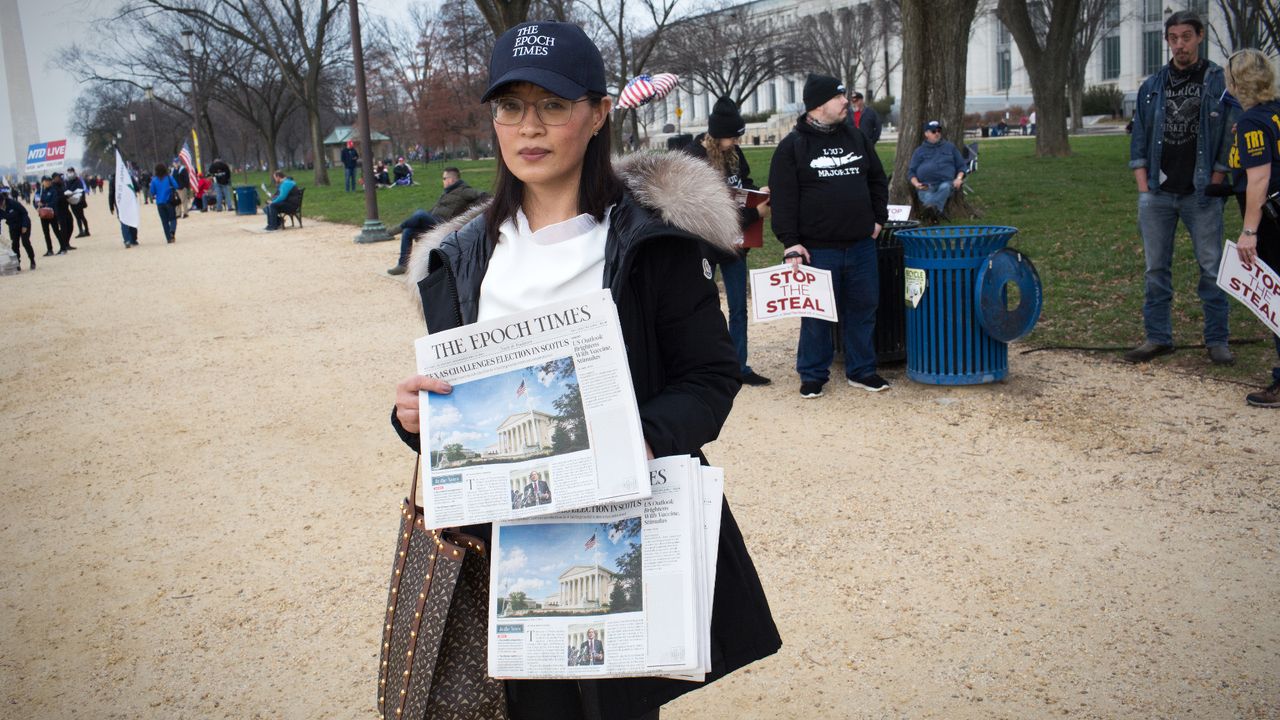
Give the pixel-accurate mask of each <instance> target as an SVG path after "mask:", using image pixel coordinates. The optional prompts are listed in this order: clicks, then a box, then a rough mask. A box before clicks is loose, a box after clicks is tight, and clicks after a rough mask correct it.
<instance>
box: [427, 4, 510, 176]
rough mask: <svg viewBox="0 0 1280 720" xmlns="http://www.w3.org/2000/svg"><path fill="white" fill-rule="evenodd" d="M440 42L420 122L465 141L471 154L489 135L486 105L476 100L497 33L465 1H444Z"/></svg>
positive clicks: (477, 154)
mask: <svg viewBox="0 0 1280 720" xmlns="http://www.w3.org/2000/svg"><path fill="white" fill-rule="evenodd" d="M437 23H438V25H439V29H440V37H441V39H442V41H443V42H442V44H441V45H440V46H439V48H438V55H437V57H438V61H437V62H436V63H435V68H434V71H433V72H432V74H431V76H430V78H429V79H428V81H427V95H428V97H430V98H431V101H430V102H429V103H428V106H427V108H426V114H425V116H424V122H425V127H426V129H427V130H426V131H427V132H433V133H435V134H436V135H438V136H440V137H443V138H445V139H447V140H449V141H453V140H460V141H461V142H463V143H464V144H466V146H467V149H468V151H469V152H470V154H471V157H472V159H477V158H479V157H480V154H481V146H482V143H484V142H486V141H489V140H491V139H492V137H493V125H492V123H491V121H490V118H489V113H488V109H487V108H486V107H485V106H483V105H481V104H480V103H479V102H478V100H479V99H480V96H481V95H482V94H484V89H485V86H486V85H487V83H488V72H489V70H488V68H489V54H490V52H491V50H492V49H493V44H494V41H495V40H496V37H495V36H494V35H493V34H492V33H491V32H490V31H489V28H488V27H487V25H486V21H485V19H484V18H483V17H481V16H480V14H479V13H478V12H477V10H476V8H475V7H474V6H473V5H471V4H470V3H469V2H467V0H447V1H446V2H445V3H444V5H442V6H441V8H440V14H439V16H438V18H437Z"/></svg>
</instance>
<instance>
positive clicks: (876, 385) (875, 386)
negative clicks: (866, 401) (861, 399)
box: [849, 373, 891, 392]
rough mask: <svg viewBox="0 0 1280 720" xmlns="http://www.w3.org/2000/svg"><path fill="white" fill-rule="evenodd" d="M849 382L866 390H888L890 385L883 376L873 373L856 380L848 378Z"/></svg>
mask: <svg viewBox="0 0 1280 720" xmlns="http://www.w3.org/2000/svg"><path fill="white" fill-rule="evenodd" d="M849 384H850V385H852V386H853V387H856V388H862V389H863V390H866V391H867V392H882V391H884V390H888V389H889V388H890V387H891V386H890V385H889V383H888V382H886V381H885V379H884V378H882V377H880V376H879V375H877V374H875V373H871V374H870V375H865V376H863V377H860V378H858V379H857V380H853V379H850V380H849Z"/></svg>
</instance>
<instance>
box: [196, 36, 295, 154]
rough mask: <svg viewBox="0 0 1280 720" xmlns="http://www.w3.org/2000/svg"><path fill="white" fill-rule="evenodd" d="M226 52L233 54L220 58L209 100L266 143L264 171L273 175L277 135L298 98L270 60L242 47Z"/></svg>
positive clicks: (292, 112) (234, 46)
mask: <svg viewBox="0 0 1280 720" xmlns="http://www.w3.org/2000/svg"><path fill="white" fill-rule="evenodd" d="M229 49H234V50H235V51H236V52H234V53H231V52H229V53H227V54H226V55H225V56H224V57H223V58H222V59H221V62H222V64H221V65H220V67H221V68H222V73H221V76H220V79H219V82H216V83H214V84H213V85H212V86H211V90H210V94H211V97H212V98H213V99H214V100H216V101H218V102H219V103H220V104H222V105H223V106H225V107H226V108H227V109H228V110H230V111H231V112H232V113H234V114H235V116H236V117H238V118H240V119H241V120H243V121H244V122H245V123H246V124H247V125H249V126H250V127H251V128H252V129H253V132H254V133H256V134H257V136H258V137H259V138H261V140H262V142H263V143H265V144H266V166H267V170H268V171H270V172H274V171H275V170H276V168H277V163H278V161H279V153H278V151H277V146H278V145H279V139H280V133H281V131H282V129H283V128H284V126H285V123H286V122H287V121H288V120H289V117H290V116H291V115H293V114H294V112H296V111H297V109H298V108H299V106H300V104H299V102H298V99H297V96H295V95H294V94H293V93H292V92H289V90H288V88H287V87H285V84H284V81H283V80H281V79H280V74H279V72H278V71H277V70H276V65H275V63H274V62H272V61H271V60H270V59H269V58H266V57H264V56H262V55H261V54H259V53H257V52H255V51H254V50H253V49H252V48H250V47H248V46H246V45H243V44H235V45H231V46H229ZM245 154H246V155H247V152H246V153H245ZM215 155H216V153H215Z"/></svg>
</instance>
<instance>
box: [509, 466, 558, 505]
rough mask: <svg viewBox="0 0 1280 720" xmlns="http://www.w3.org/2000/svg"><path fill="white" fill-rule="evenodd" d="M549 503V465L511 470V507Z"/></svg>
mask: <svg viewBox="0 0 1280 720" xmlns="http://www.w3.org/2000/svg"><path fill="white" fill-rule="evenodd" d="M550 504H551V466H550V465H539V466H538V467H535V468H532V469H529V470H527V471H526V470H512V471H511V509H512V510H521V509H523V508H531V507H537V506H539V505H550Z"/></svg>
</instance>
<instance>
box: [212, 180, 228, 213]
mask: <svg viewBox="0 0 1280 720" xmlns="http://www.w3.org/2000/svg"><path fill="white" fill-rule="evenodd" d="M213 199H214V202H215V203H217V205H218V209H219V210H230V209H231V186H230V185H222V184H220V183H214V184H213Z"/></svg>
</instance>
